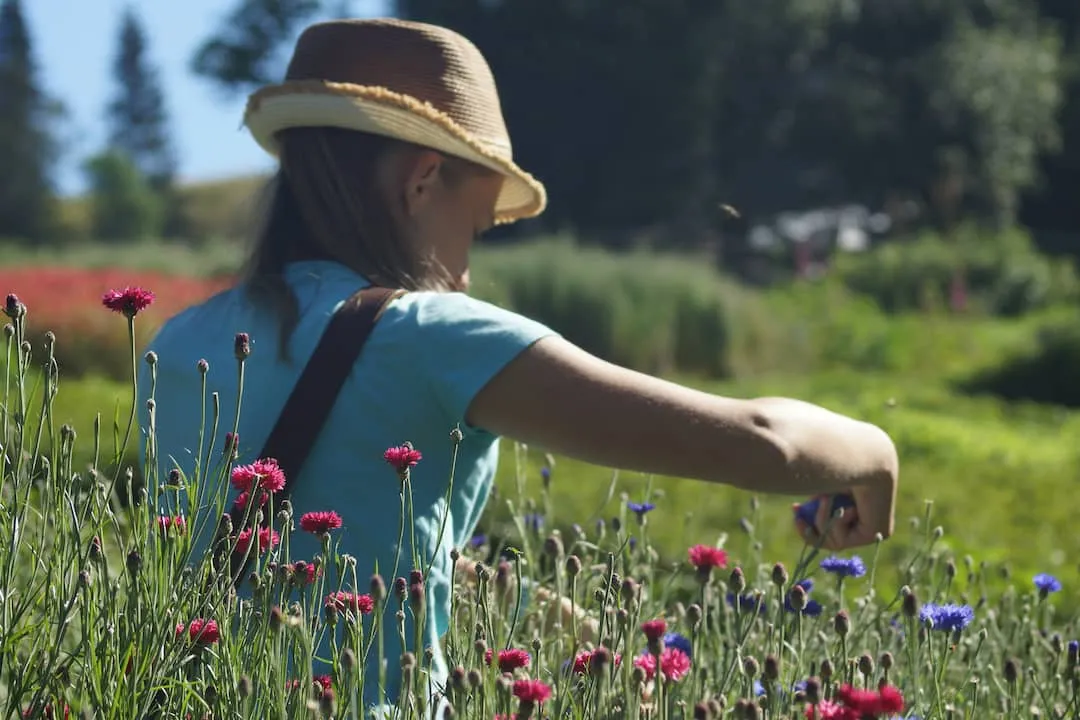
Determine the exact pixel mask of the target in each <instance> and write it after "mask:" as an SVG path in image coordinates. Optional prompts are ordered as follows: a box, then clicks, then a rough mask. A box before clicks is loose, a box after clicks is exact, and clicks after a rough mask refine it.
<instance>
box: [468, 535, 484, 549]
mask: <svg viewBox="0 0 1080 720" xmlns="http://www.w3.org/2000/svg"><path fill="white" fill-rule="evenodd" d="M487 540H488V539H487V535H485V534H484V533H476V534H475V535H473V536H472V537H471V538H470V539H469V545H471V546H472V547H474V548H478V547H483V546H484V545H486V544H487Z"/></svg>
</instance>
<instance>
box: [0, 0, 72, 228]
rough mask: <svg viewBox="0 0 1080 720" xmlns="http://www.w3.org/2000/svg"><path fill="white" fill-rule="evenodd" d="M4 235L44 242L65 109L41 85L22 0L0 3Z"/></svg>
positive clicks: (0, 211) (0, 220)
mask: <svg viewBox="0 0 1080 720" xmlns="http://www.w3.org/2000/svg"><path fill="white" fill-rule="evenodd" d="M0 98H2V99H3V101H2V102H0V158H2V160H0V237H9V238H12V237H13V238H19V239H21V240H23V241H24V242H29V243H33V244H42V243H45V242H47V241H52V240H53V239H55V236H56V235H57V233H58V231H59V229H58V228H57V224H56V222H55V221H54V219H53V217H52V214H53V212H54V211H55V198H54V197H53V188H52V170H53V166H54V164H55V161H56V159H57V149H58V148H57V143H56V138H55V137H54V136H53V129H54V124H55V121H56V119H57V116H58V115H59V114H60V112H61V110H60V107H59V105H58V104H57V103H55V102H54V101H52V100H51V99H50V98H48V97H47V96H46V94H45V92H44V91H43V89H42V87H41V81H40V78H39V77H38V72H37V68H36V58H35V57H34V52H33V43H32V40H31V34H30V30H29V28H28V27H27V23H26V18H25V14H24V12H23V7H22V2H21V0H2V2H0Z"/></svg>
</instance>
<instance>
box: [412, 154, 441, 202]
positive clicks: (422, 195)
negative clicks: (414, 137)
mask: <svg viewBox="0 0 1080 720" xmlns="http://www.w3.org/2000/svg"><path fill="white" fill-rule="evenodd" d="M405 157H406V158H407V159H406V160H405V167H404V168H403V171H404V172H403V173H402V176H403V178H402V179H403V181H404V182H403V188H404V194H405V198H404V199H405V212H406V213H407V214H408V216H409V217H415V216H416V215H417V214H418V213H420V212H422V211H423V209H424V207H425V206H426V205H427V203H428V202H429V201H430V198H431V196H432V191H433V190H434V188H435V185H436V184H438V183H439V182H440V176H439V170H440V168H441V167H442V163H443V157H442V155H440V154H439V153H437V152H435V151H434V150H422V151H420V152H417V153H407V154H406V156H405Z"/></svg>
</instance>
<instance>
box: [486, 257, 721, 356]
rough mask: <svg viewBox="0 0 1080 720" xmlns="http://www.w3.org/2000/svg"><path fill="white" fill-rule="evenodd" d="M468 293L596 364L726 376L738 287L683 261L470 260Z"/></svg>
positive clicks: (699, 264)
mask: <svg viewBox="0 0 1080 720" xmlns="http://www.w3.org/2000/svg"><path fill="white" fill-rule="evenodd" d="M473 266H474V270H473V278H474V280H473V285H474V290H473V292H474V293H475V294H476V295H477V296H479V297H482V298H485V299H490V300H492V301H494V302H496V303H499V304H502V305H504V306H505V307H508V308H510V309H513V310H515V311H517V312H520V313H522V314H523V315H526V316H528V317H531V318H534V319H536V320H538V321H540V322H543V323H545V324H548V325H550V326H551V327H552V328H553V329H555V330H556V331H558V332H560V333H561V334H563V335H564V336H565V337H566V338H567V339H568V340H570V341H571V342H574V343H576V344H578V345H580V346H581V347H583V348H584V349H586V350H588V351H589V352H592V353H594V354H596V355H598V356H600V357H602V358H605V359H607V360H610V361H612V362H615V363H619V364H622V365H625V366H627V367H631V368H636V369H639V370H645V371H650V372H659V371H670V370H673V369H675V368H680V369H682V370H684V371H687V372H695V373H702V374H705V375H711V376H724V375H726V374H727V373H728V372H729V371H730V360H729V352H730V349H729V346H730V342H731V340H730V334H731V333H730V330H729V320H728V312H729V311H728V301H729V300H732V299H734V298H737V297H738V296H739V294H740V293H739V291H738V289H737V288H736V287H735V286H734V285H733V284H731V283H729V282H727V281H725V280H724V279H723V278H721V277H720V276H719V275H718V274H717V273H716V272H715V271H714V270H713V269H712V268H711V267H709V266H708V265H706V264H704V263H702V262H695V261H694V260H693V259H678V258H670V257H660V256H656V255H651V254H647V253H637V254H630V255H614V254H611V253H606V252H604V251H602V250H596V249H585V248H576V247H574V246H573V244H571V243H569V242H564V241H555V242H542V243H533V244H528V245H518V246H512V247H509V248H505V249H499V248H490V249H485V250H484V251H483V252H480V253H477V254H476V256H475V259H474V262H473Z"/></svg>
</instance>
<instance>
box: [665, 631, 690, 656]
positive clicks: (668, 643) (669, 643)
mask: <svg viewBox="0 0 1080 720" xmlns="http://www.w3.org/2000/svg"><path fill="white" fill-rule="evenodd" d="M664 647H673V648H675V649H676V650H682V651H683V653H685V654H686V657H692V655H693V648H692V646H691V644H690V638H687V637H685V636H683V635H680V634H679V633H677V632H669V633H667V634H666V635H664Z"/></svg>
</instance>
